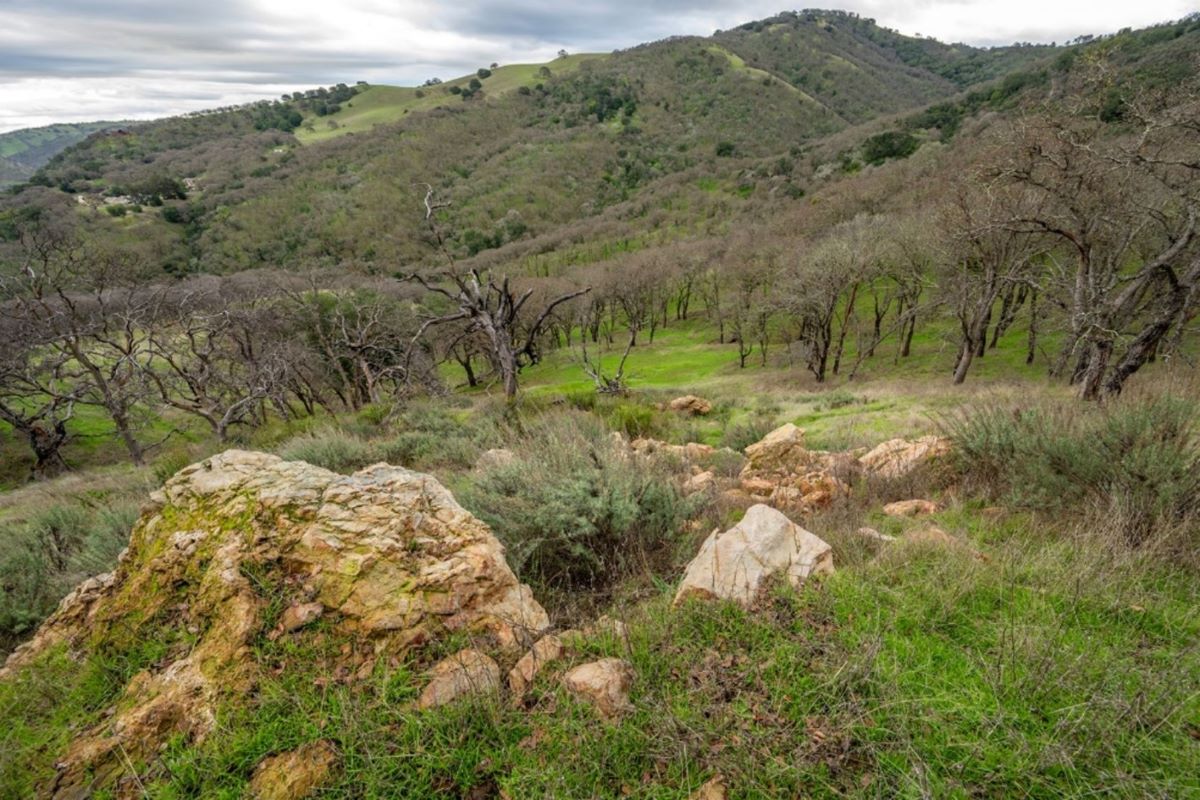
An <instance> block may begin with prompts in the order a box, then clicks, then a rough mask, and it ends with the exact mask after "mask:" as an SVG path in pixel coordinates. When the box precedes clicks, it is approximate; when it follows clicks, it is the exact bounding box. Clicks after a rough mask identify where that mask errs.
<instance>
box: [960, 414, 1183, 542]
mask: <svg viewBox="0 0 1200 800" xmlns="http://www.w3.org/2000/svg"><path fill="white" fill-rule="evenodd" d="M1198 422H1200V402H1197V401H1196V400H1194V399H1191V398H1183V397H1177V396H1163V397H1150V398H1130V399H1127V400H1120V401H1117V402H1113V403H1110V404H1108V405H1106V406H1095V405H1086V406H1085V405H1080V404H1078V403H1065V402H1064V403H1051V402H1046V403H1043V404H1040V405H1036V406H1033V407H1030V408H1021V409H1008V408H1004V407H1001V406H995V405H992V406H984V407H980V408H976V409H973V410H968V411H965V412H962V413H960V414H959V415H957V416H952V417H949V418H947V419H946V421H945V427H946V429H947V431H948V433H949V435H950V436H951V437H952V438H953V439H954V440H955V442H956V445H957V447H956V452H957V454H958V467H959V470H960V473H961V475H962V476H963V478H964V480H965V481H966V483H967V487H968V488H969V489H973V490H976V491H982V492H984V493H985V494H987V495H989V496H991V497H993V498H996V499H1003V500H1004V501H1005V502H1007V503H1009V504H1012V505H1014V506H1017V507H1022V508H1029V509H1035V510H1039V511H1043V512H1053V513H1061V512H1072V513H1075V512H1081V513H1083V514H1084V515H1086V516H1087V517H1088V518H1089V519H1091V520H1092V521H1103V522H1104V524H1105V526H1106V527H1108V528H1109V529H1113V530H1117V531H1119V534H1120V538H1122V539H1123V540H1124V541H1125V542H1126V543H1127V544H1130V545H1134V546H1138V545H1143V544H1146V543H1148V542H1150V541H1151V540H1152V539H1156V538H1160V537H1162V536H1165V535H1167V534H1171V535H1178V534H1180V533H1181V532H1182V533H1183V534H1184V536H1185V538H1186V539H1188V540H1189V541H1188V542H1181V543H1182V544H1188V545H1190V549H1191V550H1192V551H1193V552H1194V550H1195V549H1196V546H1197V544H1200V533H1198V532H1197V531H1198V529H1200V441H1198V440H1197V432H1198V428H1197V423H1198Z"/></svg>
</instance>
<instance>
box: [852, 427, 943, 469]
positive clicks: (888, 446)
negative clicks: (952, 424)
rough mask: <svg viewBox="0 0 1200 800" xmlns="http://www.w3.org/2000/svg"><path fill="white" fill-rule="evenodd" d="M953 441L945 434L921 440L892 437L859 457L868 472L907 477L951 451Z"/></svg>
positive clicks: (923, 437) (924, 437)
mask: <svg viewBox="0 0 1200 800" xmlns="http://www.w3.org/2000/svg"><path fill="white" fill-rule="evenodd" d="M950 448H951V444H950V440H949V439H947V438H945V437H942V436H922V437H921V438H919V439H912V440H909V439H889V440H888V441H886V442H884V443H882V444H880V445H878V446H876V447H875V448H874V449H872V450H870V451H869V452H867V453H866V454H865V455H862V456H860V457H859V459H858V462H859V464H861V465H862V467H863V469H864V470H866V472H867V473H868V474H871V475H875V476H878V477H881V478H891V479H895V478H904V477H907V476H908V475H911V474H912V473H913V472H914V471H916V470H917V469H918V468H919V467H922V466H924V465H925V464H928V463H929V462H931V461H933V460H935V459H938V458H942V457H944V456H946V455H948V454H949V453H950Z"/></svg>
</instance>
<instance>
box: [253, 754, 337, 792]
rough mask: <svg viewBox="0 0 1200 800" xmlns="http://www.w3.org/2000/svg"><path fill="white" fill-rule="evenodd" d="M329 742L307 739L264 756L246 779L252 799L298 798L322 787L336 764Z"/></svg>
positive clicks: (335, 757)
mask: <svg viewBox="0 0 1200 800" xmlns="http://www.w3.org/2000/svg"><path fill="white" fill-rule="evenodd" d="M337 760H338V754H337V749H336V748H335V747H334V746H333V743H332V742H327V741H324V740H321V741H316V742H310V743H308V744H306V745H302V746H300V747H298V748H296V749H295V750H289V751H288V752H286V753H279V754H277V755H273V756H270V757H268V758H266V759H264V760H263V761H262V762H261V763H260V764H259V765H258V767H257V768H256V769H255V770H254V777H253V778H251V779H250V796H251V797H253V798H255V800H301V799H302V798H305V797H310V796H312V795H313V793H314V792H317V791H318V790H320V789H322V788H323V787H324V786H325V785H326V784H327V783H328V782H329V776H330V774H331V773H332V772H333V768H334V767H335V766H336V765H337Z"/></svg>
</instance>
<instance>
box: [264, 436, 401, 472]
mask: <svg viewBox="0 0 1200 800" xmlns="http://www.w3.org/2000/svg"><path fill="white" fill-rule="evenodd" d="M377 454H378V451H377V450H376V449H375V448H373V447H372V446H371V445H370V444H369V443H368V442H365V441H363V440H362V439H359V438H358V437H357V436H354V435H352V434H349V433H346V432H344V431H339V430H337V429H335V428H323V429H321V430H318V431H315V432H313V433H306V434H304V435H302V436H299V437H297V438H295V439H292V440H291V441H289V442H287V443H286V444H284V445H283V447H282V448H280V450H279V455H280V456H282V457H283V458H284V459H286V460H288V461H305V462H307V463H309V464H312V465H313V466H315V467H323V468H325V469H328V470H332V471H333V472H341V473H349V472H354V471H355V470H358V469H362V468H363V467H365V466H367V465H368V464H372V463H374V462H376V461H379V460H380V459H379V458H377Z"/></svg>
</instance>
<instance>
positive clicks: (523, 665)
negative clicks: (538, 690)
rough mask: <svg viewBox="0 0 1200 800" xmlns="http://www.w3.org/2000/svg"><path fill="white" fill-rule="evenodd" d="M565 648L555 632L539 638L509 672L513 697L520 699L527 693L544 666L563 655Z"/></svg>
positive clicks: (509, 686)
mask: <svg viewBox="0 0 1200 800" xmlns="http://www.w3.org/2000/svg"><path fill="white" fill-rule="evenodd" d="M564 649H565V648H564V647H563V642H562V639H560V638H558V637H557V636H554V635H553V634H551V635H549V636H543V637H542V638H541V639H538V640H537V642H535V643H534V645H533V647H531V648H530V649H529V652H528V653H526V654H525V655H523V656H521V658H520V660H518V661H517V663H516V665H515V666H513V668H512V669H511V670H509V672H508V688H509V690H511V691H512V693H513V697H515V698H518V699H519V698H520V697H521V695H523V694H525V692H526V691H527V690H528V689H529V686H530V685H531V684H532V683H533V679H534V678H536V677H537V676H538V673H539V672H541V671H542V668H543V667H545V666H546V665H547V664H549V663H551V662H553V661H558V660H559V659H560V658H562V657H563V650H564Z"/></svg>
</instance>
